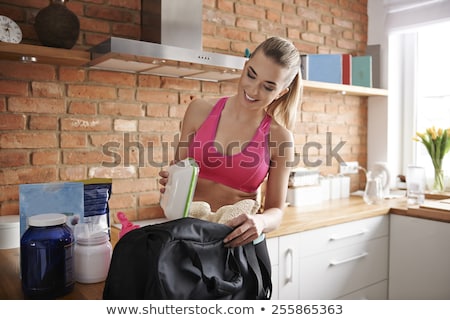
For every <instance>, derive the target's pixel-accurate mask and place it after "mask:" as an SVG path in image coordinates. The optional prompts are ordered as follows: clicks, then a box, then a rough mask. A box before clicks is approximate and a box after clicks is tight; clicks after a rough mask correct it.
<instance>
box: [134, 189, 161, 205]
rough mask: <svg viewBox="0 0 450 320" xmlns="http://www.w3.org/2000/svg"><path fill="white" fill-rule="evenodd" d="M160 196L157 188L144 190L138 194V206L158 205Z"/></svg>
mask: <svg viewBox="0 0 450 320" xmlns="http://www.w3.org/2000/svg"><path fill="white" fill-rule="evenodd" d="M160 198H161V193H160V192H159V190H156V191H150V192H146V193H144V194H140V195H139V206H141V207H148V206H151V205H158V204H159V200H160Z"/></svg>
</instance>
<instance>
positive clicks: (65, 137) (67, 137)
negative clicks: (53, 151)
mask: <svg viewBox="0 0 450 320" xmlns="http://www.w3.org/2000/svg"><path fill="white" fill-rule="evenodd" d="M60 139H61V145H60V147H61V148H85V147H87V134H85V133H61V136H60Z"/></svg>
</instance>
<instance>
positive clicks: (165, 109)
mask: <svg viewBox="0 0 450 320" xmlns="http://www.w3.org/2000/svg"><path fill="white" fill-rule="evenodd" d="M170 109H171V107H169V106H168V105H165V104H162V105H158V104H155V103H152V104H148V105H147V112H146V115H147V117H151V118H167V117H168V116H172V115H169V110H170ZM184 110H186V109H184ZM175 117H176V116H175Z"/></svg>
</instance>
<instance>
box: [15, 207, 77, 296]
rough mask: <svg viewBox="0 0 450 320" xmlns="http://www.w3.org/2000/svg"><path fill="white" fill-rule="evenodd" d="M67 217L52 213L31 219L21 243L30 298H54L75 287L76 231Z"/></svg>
mask: <svg viewBox="0 0 450 320" xmlns="http://www.w3.org/2000/svg"><path fill="white" fill-rule="evenodd" d="M66 219H67V216H66V215H64V214H60V213H48V214H39V215H35V216H31V217H29V218H28V226H29V227H28V229H27V230H26V231H25V232H24V234H23V236H22V237H21V240H20V270H21V275H22V289H23V292H24V295H25V296H26V297H29V298H37V299H53V298H56V297H58V296H62V295H65V294H67V293H69V292H71V291H72V290H73V288H74V284H75V279H74V272H73V269H74V261H73V249H74V246H73V243H74V236H73V232H72V229H70V228H69V226H67V224H66Z"/></svg>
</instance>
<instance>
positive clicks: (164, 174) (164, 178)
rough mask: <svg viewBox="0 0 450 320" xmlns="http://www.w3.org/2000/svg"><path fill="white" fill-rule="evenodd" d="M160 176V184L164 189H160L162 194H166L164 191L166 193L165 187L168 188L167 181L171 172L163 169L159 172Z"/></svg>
mask: <svg viewBox="0 0 450 320" xmlns="http://www.w3.org/2000/svg"><path fill="white" fill-rule="evenodd" d="M159 176H160V177H161V178H160V179H159V183H160V184H161V185H162V187H161V188H160V189H159V191H160V192H161V193H164V191H166V188H165V187H166V184H167V181H168V180H169V171H167V170H164V169H162V168H161V171H159Z"/></svg>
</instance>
